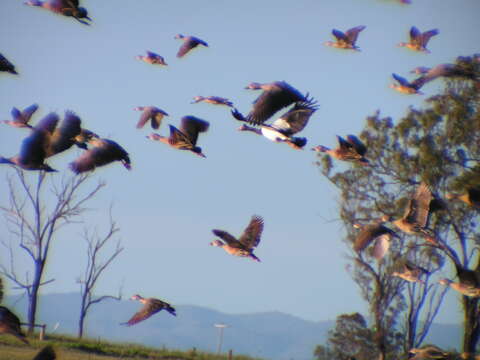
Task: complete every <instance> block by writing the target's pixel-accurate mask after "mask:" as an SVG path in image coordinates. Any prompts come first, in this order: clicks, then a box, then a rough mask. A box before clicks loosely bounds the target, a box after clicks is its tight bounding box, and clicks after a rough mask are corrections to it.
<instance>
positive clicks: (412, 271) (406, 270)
mask: <svg viewBox="0 0 480 360" xmlns="http://www.w3.org/2000/svg"><path fill="white" fill-rule="evenodd" d="M429 273H430V272H429V271H428V270H426V269H424V268H422V267H420V266H418V265H415V264H412V263H410V262H408V261H407V262H405V263H404V264H403V269H402V271H394V272H392V276H396V277H399V278H401V279H403V280H405V281H408V282H419V283H422V284H424V283H425V281H423V280H422V279H420V276H422V275H428V274H429Z"/></svg>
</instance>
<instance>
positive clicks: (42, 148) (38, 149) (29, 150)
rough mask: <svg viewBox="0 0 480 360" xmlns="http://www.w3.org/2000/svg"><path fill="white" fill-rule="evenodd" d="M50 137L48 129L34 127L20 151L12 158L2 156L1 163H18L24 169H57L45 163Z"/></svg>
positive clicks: (0, 157)
mask: <svg viewBox="0 0 480 360" xmlns="http://www.w3.org/2000/svg"><path fill="white" fill-rule="evenodd" d="M47 117H57V118H58V115H56V114H55V113H51V114H49V115H47ZM48 138H49V134H48V133H47V131H42V130H35V129H34V130H33V131H32V132H31V133H30V135H29V136H27V137H26V138H25V139H23V141H22V145H21V147H20V153H19V154H18V155H16V156H13V157H10V158H5V157H2V156H0V164H11V165H16V166H18V167H19V168H21V169H23V170H43V171H46V172H53V171H57V170H55V169H53V168H51V167H50V165H48V164H46V163H45V158H46V157H47V153H46V147H47V144H48Z"/></svg>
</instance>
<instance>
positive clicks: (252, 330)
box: [6, 293, 460, 360]
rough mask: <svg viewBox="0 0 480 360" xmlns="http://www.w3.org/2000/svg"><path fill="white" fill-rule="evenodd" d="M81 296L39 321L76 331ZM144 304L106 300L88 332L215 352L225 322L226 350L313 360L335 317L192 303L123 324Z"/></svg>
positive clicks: (47, 310)
mask: <svg viewBox="0 0 480 360" xmlns="http://www.w3.org/2000/svg"><path fill="white" fill-rule="evenodd" d="M6 300H7V301H6V303H7V305H8V304H15V306H14V308H15V309H19V310H17V313H18V314H19V315H21V314H22V313H23V309H25V308H26V305H25V300H24V299H19V298H18V297H10V298H7V299H6ZM79 304H80V302H79V295H78V294H73V293H69V294H56V295H44V296H42V297H41V299H40V313H39V317H38V322H39V323H46V324H48V328H47V332H48V329H50V331H51V330H52V329H53V328H54V326H55V324H57V323H59V325H58V328H57V330H56V332H58V333H62V334H72V335H75V334H76V331H77V321H78V313H79V312H78V309H79ZM139 306H140V304H139V303H137V302H134V301H129V300H123V301H113V300H108V301H105V302H104V303H101V304H99V305H98V306H94V307H93V308H92V312H91V313H90V314H89V317H88V318H87V328H86V336H88V337H90V338H100V339H104V340H112V341H128V342H131V343H139V344H144V345H148V346H155V347H160V348H161V347H166V348H171V349H183V350H187V349H191V348H193V347H195V348H197V349H198V350H203V351H212V352H215V351H216V349H217V345H218V338H219V336H218V329H216V328H215V327H214V324H216V323H224V324H227V325H228V326H229V327H228V328H226V329H225V332H224V339H223V350H224V351H226V350H228V349H233V350H234V353H236V354H245V355H250V356H253V357H261V358H266V359H278V360H287V359H288V360H290V359H296V360H309V359H311V358H312V352H313V349H314V348H315V346H316V345H317V344H319V343H323V342H324V341H325V339H326V336H327V332H328V330H329V329H330V328H331V327H332V325H333V322H332V321H320V322H313V321H306V320H303V319H300V318H297V317H294V316H292V315H288V314H284V313H280V312H265V313H255V314H235V315H233V314H225V313H221V312H218V311H215V310H212V309H207V308H203V307H198V306H192V305H179V306H176V309H177V314H178V316H177V317H173V316H171V315H170V314H168V313H167V312H160V313H159V314H157V315H155V316H153V317H152V318H150V319H148V320H146V321H144V322H142V323H139V324H137V325H135V326H132V327H126V326H122V325H120V323H121V322H124V321H126V320H128V318H129V317H130V316H131V315H132V314H133V313H135V312H136V311H137V310H138V308H139ZM431 338H432V340H431V341H433V342H435V343H436V344H438V345H439V346H442V347H445V348H451V347H455V345H457V344H459V342H460V333H459V328H458V327H457V326H454V325H435V326H434V327H433V328H432V337H431Z"/></svg>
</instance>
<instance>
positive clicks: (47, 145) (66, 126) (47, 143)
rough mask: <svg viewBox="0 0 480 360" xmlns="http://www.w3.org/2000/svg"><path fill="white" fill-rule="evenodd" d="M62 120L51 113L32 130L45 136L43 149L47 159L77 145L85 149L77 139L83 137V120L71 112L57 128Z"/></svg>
mask: <svg viewBox="0 0 480 360" xmlns="http://www.w3.org/2000/svg"><path fill="white" fill-rule="evenodd" d="M59 122H60V118H59V117H58V115H57V114H56V113H50V114H48V115H47V116H45V117H44V118H43V119H42V120H40V121H39V122H38V124H37V125H36V126H35V127H34V128H33V129H32V132H41V133H43V134H44V142H43V148H44V152H45V158H48V157H50V156H53V155H56V154H59V153H61V152H64V151H66V150H68V149H70V148H71V147H72V146H73V145H75V144H77V145H78V146H79V147H81V148H85V146H84V145H82V144H80V143H79V142H78V141H77V140H76V138H77V137H78V136H81V133H82V128H81V119H80V118H79V117H78V116H77V115H76V114H75V113H74V112H73V111H70V110H67V111H66V112H65V117H64V119H63V120H62V121H61V122H60V126H57V125H58V123H59Z"/></svg>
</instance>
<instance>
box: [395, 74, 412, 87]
mask: <svg viewBox="0 0 480 360" xmlns="http://www.w3.org/2000/svg"><path fill="white" fill-rule="evenodd" d="M392 77H393V78H394V79H395V80H397V81H398V83H399V84H400V85H402V86H409V85H410V83H409V82H408V81H407V79H405V78H404V77H401V76H400V75H397V74H395V73H393V74H392Z"/></svg>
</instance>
